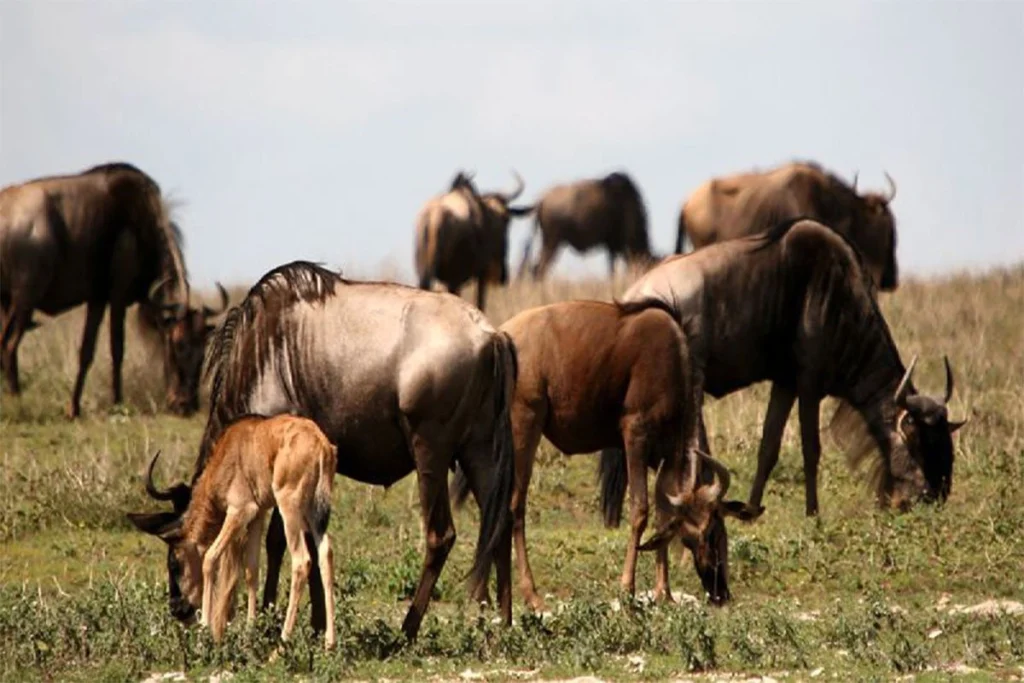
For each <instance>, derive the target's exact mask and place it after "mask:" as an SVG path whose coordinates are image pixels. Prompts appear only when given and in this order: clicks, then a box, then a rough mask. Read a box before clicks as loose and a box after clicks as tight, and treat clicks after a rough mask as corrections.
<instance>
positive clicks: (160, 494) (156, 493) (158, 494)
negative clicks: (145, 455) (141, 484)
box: [146, 451, 174, 500]
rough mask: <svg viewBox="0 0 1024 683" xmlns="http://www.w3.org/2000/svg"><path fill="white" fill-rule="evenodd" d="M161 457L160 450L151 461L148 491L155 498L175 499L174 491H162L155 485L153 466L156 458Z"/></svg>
mask: <svg viewBox="0 0 1024 683" xmlns="http://www.w3.org/2000/svg"><path fill="white" fill-rule="evenodd" d="M159 457H160V451H157V452H156V455H154V456H153V459H152V460H150V461H149V469H147V470H146V493H148V494H149V497H150V498H153V499H154V500H174V493H173V491H172V490H171V489H167V490H166V491H160V490H158V489H157V487H156V486H154V485H153V467H154V466H155V465H156V460H157V458H159Z"/></svg>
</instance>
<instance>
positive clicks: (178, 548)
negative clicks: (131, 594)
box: [127, 451, 203, 623]
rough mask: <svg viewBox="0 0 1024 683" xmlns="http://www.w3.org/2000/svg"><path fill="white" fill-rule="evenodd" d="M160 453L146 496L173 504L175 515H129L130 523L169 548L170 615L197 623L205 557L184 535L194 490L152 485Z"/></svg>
mask: <svg viewBox="0 0 1024 683" xmlns="http://www.w3.org/2000/svg"><path fill="white" fill-rule="evenodd" d="M159 457H160V452H159V451H157V453H156V455H154V456H153V459H152V460H151V461H150V463H149V469H148V470H147V471H146V493H148V494H149V496H150V497H151V498H153V499H154V500H158V501H170V502H171V503H172V504H173V506H174V510H173V512H141V513H136V512H129V513H128V515H127V516H128V519H129V521H131V523H132V524H134V525H135V527H136V528H137V529H139V530H140V531H143V532H145V533H147V534H150V535H153V536H156V537H157V538H159V539H160V540H162V541H163V542H164V543H166V544H167V586H168V602H169V606H170V611H171V615H172V616H173V617H174V618H176V619H178V620H179V621H183V622H186V623H191V622H192V621H193V620H194V617H195V613H196V610H197V609H198V608H199V606H200V604H201V603H202V595H203V593H202V591H203V578H202V554H201V552H200V551H199V548H198V547H196V544H195V543H193V542H191V541H189V540H188V539H187V538H186V537H185V534H184V529H183V524H182V521H183V518H184V515H185V512H186V510H188V506H189V502H190V500H191V497H192V490H191V488H190V487H189V486H188V485H186V484H184V483H179V484H175V485H174V486H172V487H171V488H169V489H167V490H166V491H160V490H158V489H157V488H156V487H155V486H154V485H153V466H154V465H156V461H157V458H159Z"/></svg>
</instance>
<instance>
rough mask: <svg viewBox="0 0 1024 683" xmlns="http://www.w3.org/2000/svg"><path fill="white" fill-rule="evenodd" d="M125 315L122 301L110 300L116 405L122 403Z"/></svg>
mask: <svg viewBox="0 0 1024 683" xmlns="http://www.w3.org/2000/svg"><path fill="white" fill-rule="evenodd" d="M124 316H125V306H124V304H123V303H121V302H114V301H111V302H110V362H111V365H110V370H111V385H112V387H111V388H112V389H113V395H114V405H117V404H119V403H121V401H122V395H121V365H122V363H123V361H124Z"/></svg>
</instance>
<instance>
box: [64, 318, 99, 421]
mask: <svg viewBox="0 0 1024 683" xmlns="http://www.w3.org/2000/svg"><path fill="white" fill-rule="evenodd" d="M105 305H106V304H105V303H104V302H103V301H90V302H89V304H88V306H87V308H86V312H85V329H84V330H83V332H82V346H81V348H80V349H79V350H78V376H77V377H76V378H75V388H74V391H72V393H71V405H69V406H68V416H69V417H72V418H75V417H78V416H79V414H80V413H81V409H82V408H81V403H82V390H83V389H84V388H85V375H86V373H88V372H89V366H90V365H92V359H93V356H95V355H96V334H97V333H98V332H99V330H100V323H101V322H103V308H104V306H105Z"/></svg>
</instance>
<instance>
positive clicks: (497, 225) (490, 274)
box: [480, 171, 534, 285]
mask: <svg viewBox="0 0 1024 683" xmlns="http://www.w3.org/2000/svg"><path fill="white" fill-rule="evenodd" d="M512 175H513V176H514V177H515V180H516V185H515V187H514V188H513V189H512V190H511V191H508V192H488V193H487V194H485V195H482V196H481V197H480V199H481V201H482V202H483V205H484V209H485V212H486V222H487V226H486V230H487V231H488V234H489V236H490V237H491V239H490V240H489V244H490V249H489V250H488V251H489V254H488V266H487V279H488V281H489V282H496V283H498V284H502V285H504V284H507V283H508V224H509V222H510V221H511V220H512V218H518V217H521V216H526V215H528V214H529V213H530V212H532V211H533V208H534V207H532V206H512V202H513V201H515V200H516V199H517V198H518V197H519V195H521V194H522V193H523V188H524V187H525V184H524V183H523V179H522V177H521V176H520V175H519V174H518V173H516V172H515V171H512Z"/></svg>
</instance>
